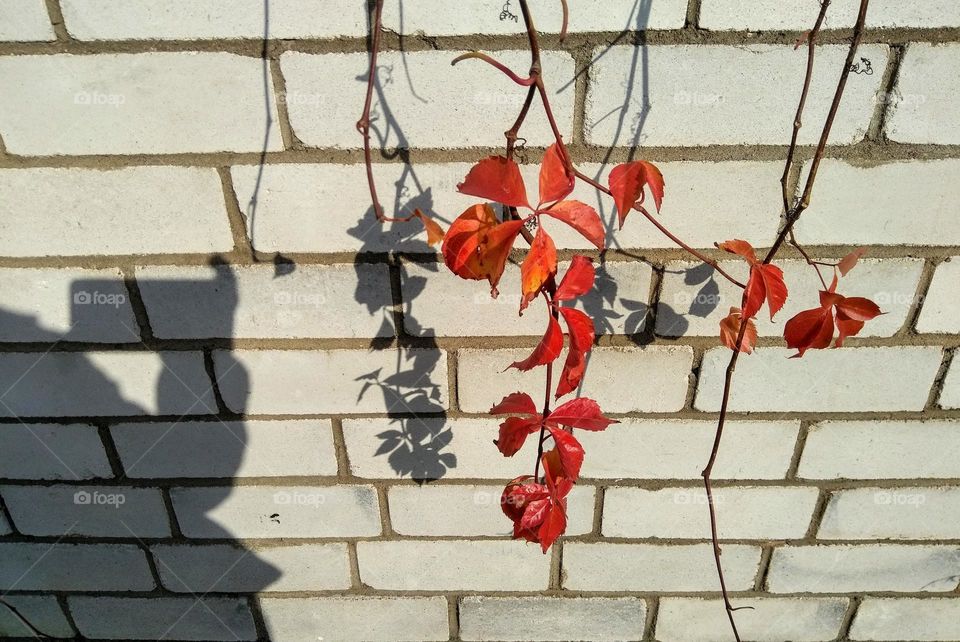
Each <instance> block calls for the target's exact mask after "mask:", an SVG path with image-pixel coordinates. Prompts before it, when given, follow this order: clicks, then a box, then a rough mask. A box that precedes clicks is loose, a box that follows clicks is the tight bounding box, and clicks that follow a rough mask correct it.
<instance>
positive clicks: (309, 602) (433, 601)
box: [260, 596, 450, 642]
mask: <svg viewBox="0 0 960 642" xmlns="http://www.w3.org/2000/svg"><path fill="white" fill-rule="evenodd" d="M260 610H261V611H262V612H263V619H264V622H265V623H266V627H267V631H268V633H269V635H270V639H271V640H274V641H275V642H301V641H302V640H316V639H331V640H332V639H335V640H342V641H343V642H393V640H396V636H397V635H398V632H401V631H402V635H403V638H404V639H405V640H410V642H420V641H424V642H426V641H428V640H446V639H448V638H449V637H450V629H449V624H448V622H447V600H446V598H444V597H442V596H441V597H358V596H349V597H346V596H345V597H313V598H283V599H275V598H264V599H261V600H260Z"/></svg>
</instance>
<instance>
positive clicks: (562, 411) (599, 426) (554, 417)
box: [544, 397, 620, 430]
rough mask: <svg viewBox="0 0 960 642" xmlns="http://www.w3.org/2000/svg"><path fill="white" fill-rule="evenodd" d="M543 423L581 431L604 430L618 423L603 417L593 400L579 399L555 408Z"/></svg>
mask: <svg viewBox="0 0 960 642" xmlns="http://www.w3.org/2000/svg"><path fill="white" fill-rule="evenodd" d="M544 423H545V424H547V426H551V425H554V426H556V425H560V426H570V427H571V428H580V429H581V430H605V429H606V428H607V426H609V425H610V424H616V423H620V422H619V421H616V420H614V419H607V418H606V417H604V416H603V411H601V410H600V404H598V403H597V402H596V401H594V400H593V399H588V398H586V397H579V398H577V399H572V400H570V401H568V402H567V403H565V404H563V405H561V406H559V407H557V408H556V409H555V410H554V411H553V412H551V413H550V416H548V417H547V419H546V421H545V422H544Z"/></svg>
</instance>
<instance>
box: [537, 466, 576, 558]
mask: <svg viewBox="0 0 960 642" xmlns="http://www.w3.org/2000/svg"><path fill="white" fill-rule="evenodd" d="M543 470H544V476H545V477H546V481H547V490H548V491H549V493H550V507H549V509H548V512H547V514H546V515H544V517H543V524H542V525H541V526H540V530H539V532H538V533H537V536H538V538H539V539H540V550H542V551H543V552H544V553H546V552H547V549H548V548H550V546H551V545H552V544H553V543H554V542H555V541H557V538H558V537H560V536H561V535H563V533H564V531H566V530H567V495H568V494H569V493H570V490H571V489H572V488H573V482H572V481H570V480H569V479H567V478H566V477H554V476H553V474H552V472H551V470H550V468H549V466H547V465H546V463H545V462H544V468H543Z"/></svg>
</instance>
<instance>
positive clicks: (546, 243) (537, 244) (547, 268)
mask: <svg viewBox="0 0 960 642" xmlns="http://www.w3.org/2000/svg"><path fill="white" fill-rule="evenodd" d="M556 273H557V248H556V247H555V246H554V244H553V239H552V238H550V235H549V234H547V232H546V230H544V229H543V226H542V225H541V226H540V227H538V228H537V234H536V236H534V237H533V243H532V244H531V245H530V251H529V252H527V257H526V258H525V259H523V264H522V265H521V266H520V285H521V289H522V290H523V298H522V299H521V300H520V314H523V311H524V310H525V309H526V307H527V306H528V305H529V304H530V302H531V301H532V300H533V299H534V297H536V296H537V294H539V292H540V289H541V288H543V286H544V284H545V283H546V282H547V281H548V280H549V279H550V278H551V277H553V276H554V275H555V274H556Z"/></svg>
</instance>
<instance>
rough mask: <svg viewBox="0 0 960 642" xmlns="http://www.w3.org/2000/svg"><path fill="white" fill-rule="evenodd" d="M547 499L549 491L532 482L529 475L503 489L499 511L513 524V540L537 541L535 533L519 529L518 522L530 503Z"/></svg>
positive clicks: (518, 478) (515, 480) (519, 478)
mask: <svg viewBox="0 0 960 642" xmlns="http://www.w3.org/2000/svg"><path fill="white" fill-rule="evenodd" d="M549 497H550V491H549V489H548V488H547V487H546V486H544V485H543V484H539V483H537V482H536V481H534V479H533V477H532V476H531V475H523V476H521V477H517V478H516V479H514V480H513V481H511V482H510V483H509V484H507V485H506V487H504V489H503V494H502V495H501V496H500V509H501V510H502V511H503V514H504V515H506V516H507V517H509V518H510V520H511V521H512V522H513V537H514V539H519V538H521V537H523V538H525V539H528V540H530V541H532V542H535V541H537V536H536V533H535V532H534V531H530V530H523V529H521V528H520V522H521V520H522V519H523V516H524V514H525V513H526V511H527V508H528V507H529V506H530V504H531V503H533V502H539V501H542V500H545V499H547V498H549Z"/></svg>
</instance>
